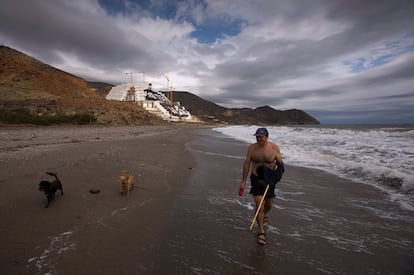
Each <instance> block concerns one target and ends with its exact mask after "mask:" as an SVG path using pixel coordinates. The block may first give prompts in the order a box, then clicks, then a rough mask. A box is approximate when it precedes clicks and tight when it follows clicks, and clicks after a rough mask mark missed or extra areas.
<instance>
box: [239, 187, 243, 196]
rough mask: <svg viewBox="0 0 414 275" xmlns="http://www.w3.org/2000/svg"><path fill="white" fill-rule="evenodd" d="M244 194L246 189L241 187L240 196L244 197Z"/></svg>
mask: <svg viewBox="0 0 414 275" xmlns="http://www.w3.org/2000/svg"><path fill="white" fill-rule="evenodd" d="M243 192H244V188H243V187H240V189H239V196H243Z"/></svg>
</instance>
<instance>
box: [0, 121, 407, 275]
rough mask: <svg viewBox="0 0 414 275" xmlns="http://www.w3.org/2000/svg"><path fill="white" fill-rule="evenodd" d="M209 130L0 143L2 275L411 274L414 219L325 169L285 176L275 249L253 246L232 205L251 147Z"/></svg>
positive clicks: (241, 213) (243, 212)
mask: <svg viewBox="0 0 414 275" xmlns="http://www.w3.org/2000/svg"><path fill="white" fill-rule="evenodd" d="M208 128H209V127H200V126H195V127H187V126H185V127H180V126H179V127H177V126H176V125H172V126H171V127H170V126H167V127H165V126H131V127H123V126H121V127H118V126H117V127H109V128H103V130H102V129H95V128H93V127H92V128H82V131H80V129H74V128H70V129H72V130H74V131H71V130H70V131H68V129H63V130H62V129H55V130H47V131H46V130H45V131H43V130H38V129H37V130H36V129H23V130H22V131H20V130H19V131H14V130H11V131H4V132H1V135H0V139H1V140H2V142H1V145H0V152H1V157H0V164H1V165H0V176H1V177H0V218H1V220H2V223H1V224H0V236H1V237H0V242H1V244H2V245H3V249H2V251H1V252H0V273H2V274H33V273H36V274H38V273H47V272H51V273H53V272H54V273H58V274H74V273H75V274H91V273H100V274H114V273H117V274H130V273H141V274H160V273H170V274H183V273H186V274H199V273H203V274H206V273H216V274H234V273H237V274H266V273H272V272H275V271H278V272H280V273H309V274H326V273H327V274H329V273H339V274H345V273H347V274H351V273H352V274H367V273H386V274H389V273H399V274H409V273H410V272H413V271H414V270H413V269H414V268H413V267H412V265H411V262H412V260H413V259H414V249H413V248H412V244H413V240H414V232H413V229H412V228H413V225H414V220H413V218H412V217H411V216H410V213H411V212H407V211H404V210H402V209H400V208H399V207H398V205H396V204H392V203H391V202H389V201H387V200H384V194H381V192H379V191H378V190H376V189H375V188H373V187H370V186H364V185H361V184H359V183H356V182H352V181H349V180H346V179H341V178H338V177H336V176H334V175H330V174H327V173H325V172H321V171H319V170H316V169H315V170H314V169H308V168H301V167H294V166H286V173H285V175H284V178H283V179H282V182H280V183H279V184H278V185H277V187H276V189H277V190H276V199H275V203H274V209H272V211H271V212H270V225H269V226H268V227H267V242H268V244H267V245H266V246H264V247H263V246H260V245H258V244H257V239H256V233H255V231H250V230H249V229H248V225H249V224H250V221H251V218H252V216H253V214H254V213H253V208H252V198H251V196H250V195H248V194H246V193H248V190H246V192H245V195H244V196H242V197H239V196H238V195H237V191H238V185H239V181H240V177H241V168H242V162H243V160H244V157H245V153H246V150H247V144H246V143H244V142H240V141H236V140H234V139H232V138H229V137H226V136H223V135H221V134H219V133H217V132H215V131H212V130H211V129H208ZM6 133H8V134H7V135H6ZM7 140H8V142H3V141H7ZM5 152H8V153H7V154H4V153H5ZM126 168H128V169H130V170H132V172H133V174H134V176H135V177H136V188H135V189H134V190H133V192H132V193H131V195H130V197H128V198H127V197H125V196H121V195H120V194H119V184H118V177H119V175H120V174H121V172H122V170H123V169H126ZM46 170H55V171H57V172H58V174H59V177H60V178H61V180H62V183H63V188H64V195H63V196H61V195H60V194H59V193H58V194H57V195H56V198H55V200H54V201H52V203H51V205H50V208H48V209H44V205H45V202H46V198H45V195H44V194H43V193H41V192H40V191H38V190H37V184H38V182H39V181H40V180H43V179H49V178H48V177H49V176H47V175H46V174H45V171H46ZM91 188H98V189H100V191H101V192H100V193H99V194H91V193H89V189H91Z"/></svg>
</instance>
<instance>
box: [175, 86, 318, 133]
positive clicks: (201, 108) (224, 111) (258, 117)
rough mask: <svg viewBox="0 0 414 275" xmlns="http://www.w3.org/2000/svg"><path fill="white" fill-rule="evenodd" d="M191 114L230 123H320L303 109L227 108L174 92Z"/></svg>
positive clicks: (208, 119)
mask: <svg viewBox="0 0 414 275" xmlns="http://www.w3.org/2000/svg"><path fill="white" fill-rule="evenodd" d="M173 100H174V101H179V102H180V103H181V104H182V105H184V106H185V107H186V108H187V109H188V110H189V111H190V113H191V114H193V115H196V116H197V117H199V118H201V119H203V120H205V121H211V120H213V121H218V122H224V123H229V124H264V125H300V124H302V125H303V124H319V121H318V120H316V119H315V118H313V117H312V116H310V115H308V114H307V113H305V112H304V111H301V110H296V109H293V110H287V111H279V110H275V109H273V108H272V107H269V106H263V107H258V108H256V109H251V108H225V107H222V106H219V105H217V104H214V103H212V102H210V101H207V100H204V99H202V98H200V97H198V96H196V95H194V94H191V93H188V92H173Z"/></svg>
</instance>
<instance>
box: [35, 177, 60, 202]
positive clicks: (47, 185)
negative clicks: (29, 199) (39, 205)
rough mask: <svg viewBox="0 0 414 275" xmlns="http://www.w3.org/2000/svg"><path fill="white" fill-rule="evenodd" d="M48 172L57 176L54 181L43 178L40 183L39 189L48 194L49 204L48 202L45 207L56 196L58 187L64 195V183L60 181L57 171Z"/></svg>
mask: <svg viewBox="0 0 414 275" xmlns="http://www.w3.org/2000/svg"><path fill="white" fill-rule="evenodd" d="M46 174H48V175H50V176H54V177H55V180H54V181H52V182H50V181H46V180H42V181H41V182H40V183H39V191H43V192H45V194H46V196H47V204H46V206H45V208H48V207H49V204H50V202H51V201H52V200H53V198H54V197H55V193H56V191H57V190H58V189H60V193H61V194H62V195H63V188H62V183H61V182H60V180H59V178H58V176H57V174H56V173H50V172H46Z"/></svg>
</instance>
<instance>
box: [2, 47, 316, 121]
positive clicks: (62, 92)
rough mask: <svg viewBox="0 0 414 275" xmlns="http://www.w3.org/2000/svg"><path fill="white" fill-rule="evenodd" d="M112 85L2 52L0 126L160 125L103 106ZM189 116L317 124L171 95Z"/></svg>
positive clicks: (142, 114) (296, 114) (129, 108)
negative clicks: (18, 124) (90, 80)
mask: <svg viewBox="0 0 414 275" xmlns="http://www.w3.org/2000/svg"><path fill="white" fill-rule="evenodd" d="M112 87H113V85H111V84H107V83H102V82H88V81H86V80H84V79H82V78H79V77H77V76H74V75H71V74H69V73H66V72H64V71H61V70H59V69H56V68H54V67H52V66H49V65H47V64H44V63H42V62H40V61H38V60H36V59H34V58H32V57H30V56H28V55H26V54H23V53H21V52H19V51H16V50H14V49H11V48H9V47H6V46H0V123H28V124H60V123H80V124H82V123H99V124H105V125H125V124H136V125H143V124H163V123H166V122H164V121H162V120H161V119H160V118H158V117H155V116H153V115H151V114H150V113H148V112H147V111H146V110H144V109H143V108H141V107H139V106H137V105H136V104H133V103H131V102H115V101H107V100H105V96H106V95H107V94H108V92H109V91H110V90H111V88H112ZM173 100H174V101H180V102H181V103H182V104H183V105H184V106H185V107H186V108H187V109H188V110H189V111H190V112H191V113H192V114H193V115H195V116H197V117H198V118H200V119H202V120H204V121H206V122H209V123H229V124H266V125H289V124H290V125H292V124H319V122H318V121H317V120H316V119H314V118H313V117H311V116H309V115H308V114H306V113H305V112H303V111H300V110H288V111H279V110H275V109H273V108H271V107H269V106H264V107H259V108H256V109H250V108H225V107H222V106H219V105H217V104H214V103H212V102H210V101H207V100H204V99H202V98H200V97H198V96H196V95H193V94H191V93H189V92H174V98H173Z"/></svg>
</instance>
